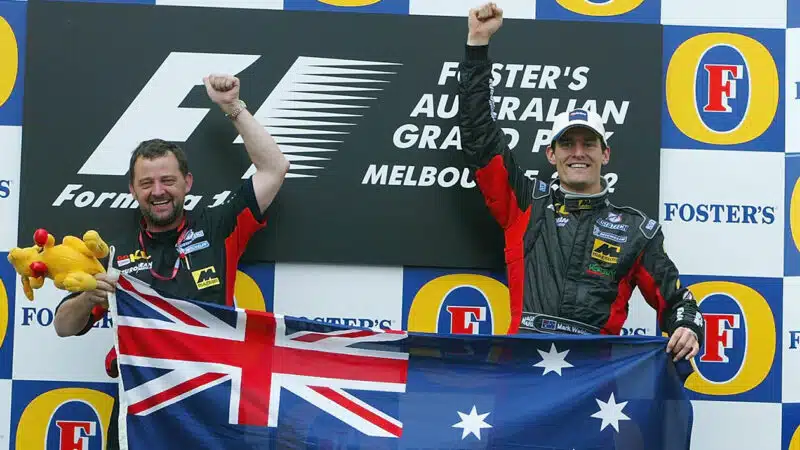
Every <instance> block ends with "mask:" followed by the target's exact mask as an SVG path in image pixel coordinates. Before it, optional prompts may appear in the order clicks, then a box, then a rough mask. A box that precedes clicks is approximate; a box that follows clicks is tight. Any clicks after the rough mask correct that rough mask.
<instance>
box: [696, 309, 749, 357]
mask: <svg viewBox="0 0 800 450" xmlns="http://www.w3.org/2000/svg"><path fill="white" fill-rule="evenodd" d="M703 316H704V317H705V319H706V343H705V345H704V347H705V351H704V353H703V355H702V356H701V357H700V361H702V362H712V363H715V362H719V363H726V362H728V356H727V355H725V349H728V348H732V347H733V330H734V329H735V328H739V319H740V317H741V316H740V315H739V314H703Z"/></svg>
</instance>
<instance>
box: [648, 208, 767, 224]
mask: <svg viewBox="0 0 800 450" xmlns="http://www.w3.org/2000/svg"><path fill="white" fill-rule="evenodd" d="M664 209H665V214H664V221H666V222H674V221H680V222H700V223H707V222H708V223H750V224H764V225H770V224H772V223H774V222H775V207H774V206H766V205H731V204H715V203H707V204H692V203H664Z"/></svg>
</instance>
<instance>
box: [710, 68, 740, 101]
mask: <svg viewBox="0 0 800 450" xmlns="http://www.w3.org/2000/svg"><path fill="white" fill-rule="evenodd" d="M703 68H704V69H706V72H707V73H708V102H707V103H706V106H704V107H703V111H705V112H731V111H733V109H732V108H731V106H730V105H729V104H728V100H729V99H731V98H736V79H741V78H742V66H741V65H738V64H737V65H731V64H704V65H703Z"/></svg>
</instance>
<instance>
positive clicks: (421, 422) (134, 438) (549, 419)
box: [110, 274, 691, 450]
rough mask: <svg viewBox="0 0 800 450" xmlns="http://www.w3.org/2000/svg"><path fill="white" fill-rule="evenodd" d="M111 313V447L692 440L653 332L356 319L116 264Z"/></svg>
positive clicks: (673, 444) (661, 445) (657, 444)
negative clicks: (489, 329)
mask: <svg viewBox="0 0 800 450" xmlns="http://www.w3.org/2000/svg"><path fill="white" fill-rule="evenodd" d="M110 311H111V313H112V317H113V320H114V324H115V349H116V351H117V355H118V364H119V368H120V388H119V395H120V399H119V400H120V417H119V435H120V448H121V449H132V450H138V449H145V450H157V449H162V448H163V449H175V448H181V449H183V448H185V449H190V448H191V449H195V448H198V449H199V448H204V449H205V448H208V449H272V448H276V449H279V448H339V447H346V448H349V449H350V448H365V449H366V448H370V449H372V448H387V449H395V448H397V449H400V448H443V449H449V448H465V447H467V448H506V447H513V448H526V446H527V447H528V448H530V446H531V445H535V446H534V447H533V448H576V449H579V448H593V449H599V448H603V449H605V448H608V449H612V448H619V447H617V443H618V442H620V441H621V440H622V441H624V440H625V439H626V436H632V437H636V438H638V439H641V437H642V436H646V437H647V439H648V440H649V442H648V443H647V444H648V445H647V448H652V449H654V450H667V449H685V448H688V447H686V444H687V442H688V439H689V435H690V429H691V404H690V403H689V401H688V398H687V397H686V396H685V394H683V393H682V390H681V388H682V380H681V379H680V377H679V376H678V375H677V373H676V371H675V368H674V366H672V365H671V364H672V363H671V362H670V360H669V355H668V354H666V353H665V352H664V351H663V346H664V345H665V344H666V339H664V338H661V337H618V336H617V337H612V336H563V335H525V336H474V335H446V336H437V335H429V334H421V333H407V332H394V331H376V330H370V329H352V328H346V327H343V326H338V325H333V324H326V323H319V322H313V321H308V320H303V319H299V318H292V317H284V316H281V315H277V314H271V313H266V312H260V311H249V310H242V309H235V308H230V307H226V306H219V305H211V304H206V303H202V302H198V301H193V300H191V299H184V298H172V297H169V296H166V295H164V294H163V293H160V292H158V291H156V290H155V289H153V288H152V287H150V286H148V285H147V284H145V283H143V282H141V281H139V280H138V279H136V278H133V277H131V276H128V275H125V274H121V275H120V277H119V281H118V283H117V291H116V294H115V295H114V296H112V297H111V309H110ZM614 338H616V339H614ZM604 368H605V369H604ZM606 369H608V370H606ZM618 375H619V376H621V377H622V378H623V379H619V377H618ZM642 380H647V381H648V382H646V383H642ZM634 382H635V385H632V384H631V383H634ZM632 386H633V387H632ZM664 430H670V431H669V433H665V432H664ZM536 446H539V447H536Z"/></svg>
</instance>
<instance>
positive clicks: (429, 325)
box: [403, 270, 511, 335]
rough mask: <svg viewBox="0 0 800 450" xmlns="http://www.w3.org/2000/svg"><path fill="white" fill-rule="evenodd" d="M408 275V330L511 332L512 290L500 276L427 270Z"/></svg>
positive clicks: (464, 332)
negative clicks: (510, 296)
mask: <svg viewBox="0 0 800 450" xmlns="http://www.w3.org/2000/svg"><path fill="white" fill-rule="evenodd" d="M405 278H406V279H405V280H404V289H403V290H404V294H403V296H404V303H405V304H406V305H408V306H407V308H408V309H407V311H408V313H407V319H406V321H407V324H406V327H405V329H406V330H408V331H418V332H424V333H442V334H483V335H488V334H506V333H507V332H508V327H509V325H510V324H511V308H510V303H509V292H508V288H507V286H506V285H505V284H503V283H502V282H500V281H499V280H497V279H495V278H492V277H490V276H487V275H480V274H468V273H451V274H438V273H437V274H434V273H433V271H428V270H419V271H418V270H413V271H408V272H407V274H406V276H405ZM417 286H418V287H417ZM409 304H410V305H409Z"/></svg>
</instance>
